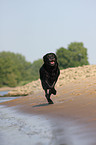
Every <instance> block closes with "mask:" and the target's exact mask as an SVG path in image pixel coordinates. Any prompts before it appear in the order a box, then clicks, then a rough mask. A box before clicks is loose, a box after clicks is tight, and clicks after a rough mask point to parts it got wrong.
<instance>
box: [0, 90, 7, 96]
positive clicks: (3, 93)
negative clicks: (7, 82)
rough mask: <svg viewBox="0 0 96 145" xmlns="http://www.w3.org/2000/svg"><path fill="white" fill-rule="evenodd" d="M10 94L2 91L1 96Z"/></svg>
mask: <svg viewBox="0 0 96 145" xmlns="http://www.w3.org/2000/svg"><path fill="white" fill-rule="evenodd" d="M8 92H9V91H0V95H1V96H3V95H6V94H8Z"/></svg>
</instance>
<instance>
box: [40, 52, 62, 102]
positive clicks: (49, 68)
mask: <svg viewBox="0 0 96 145" xmlns="http://www.w3.org/2000/svg"><path fill="white" fill-rule="evenodd" d="M43 61H44V64H43V65H42V67H41V68H40V70H39V73H40V80H41V84H42V87H43V89H44V91H45V97H46V99H47V101H48V102H49V104H53V101H52V100H51V99H50V96H51V94H54V95H56V90H55V88H54V87H55V84H56V82H57V80H58V77H59V75H60V70H59V67H58V63H57V57H56V55H55V54H54V53H47V54H46V55H44V57H43Z"/></svg>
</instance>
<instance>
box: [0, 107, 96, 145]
mask: <svg viewBox="0 0 96 145" xmlns="http://www.w3.org/2000/svg"><path fill="white" fill-rule="evenodd" d="M94 134H95V136H94ZM8 144H10V145H17V144H18V145H19V144H23V145H26V144H27V145H96V132H91V130H88V129H87V130H86V129H85V126H84V125H77V124H76V122H74V121H62V120H60V121H59V122H58V121H56V120H49V119H48V118H46V117H44V116H37V115H28V114H22V113H19V112H17V111H16V110H15V109H14V108H13V107H12V108H5V107H4V106H0V145H8Z"/></svg>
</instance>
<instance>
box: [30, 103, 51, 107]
mask: <svg viewBox="0 0 96 145" xmlns="http://www.w3.org/2000/svg"><path fill="white" fill-rule="evenodd" d="M48 105H49V104H48V103H45V104H38V105H34V106H32V107H43V106H48Z"/></svg>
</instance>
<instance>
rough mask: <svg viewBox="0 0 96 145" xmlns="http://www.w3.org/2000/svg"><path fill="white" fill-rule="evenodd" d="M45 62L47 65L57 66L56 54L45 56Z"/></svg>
mask: <svg viewBox="0 0 96 145" xmlns="http://www.w3.org/2000/svg"><path fill="white" fill-rule="evenodd" d="M43 61H44V63H45V64H46V65H49V66H55V64H56V63H57V57H56V55H55V54H54V53H47V54H46V55H44V57H43Z"/></svg>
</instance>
